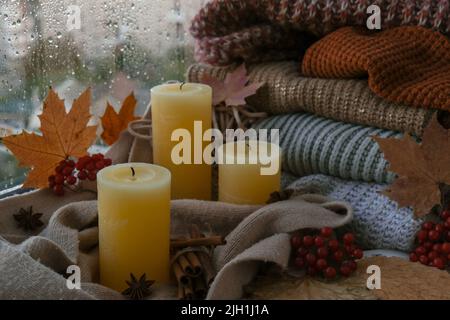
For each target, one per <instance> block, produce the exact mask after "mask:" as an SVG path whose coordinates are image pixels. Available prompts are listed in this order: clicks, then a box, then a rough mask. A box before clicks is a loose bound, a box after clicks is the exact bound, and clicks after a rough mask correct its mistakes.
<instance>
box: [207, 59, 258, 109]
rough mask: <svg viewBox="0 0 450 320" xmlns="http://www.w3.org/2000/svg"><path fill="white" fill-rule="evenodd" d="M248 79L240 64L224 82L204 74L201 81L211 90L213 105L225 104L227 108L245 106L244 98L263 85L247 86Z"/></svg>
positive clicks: (243, 67) (243, 66)
mask: <svg viewBox="0 0 450 320" xmlns="http://www.w3.org/2000/svg"><path fill="white" fill-rule="evenodd" d="M249 80H250V79H249V77H248V76H247V70H246V69H245V65H244V64H242V65H240V66H239V67H238V68H236V69H235V70H234V71H232V72H229V73H228V74H227V76H226V78H225V81H220V80H218V79H216V78H214V77H212V76H210V75H209V74H205V75H204V76H203V78H202V80H201V82H202V83H204V84H207V85H209V86H211V87H212V89H213V105H215V106H216V105H218V104H220V103H222V102H225V105H227V106H242V105H245V104H246V102H245V98H247V97H249V96H252V95H254V94H255V93H256V91H257V90H258V89H259V88H261V87H262V86H263V85H264V83H261V82H258V83H252V84H248V82H249Z"/></svg>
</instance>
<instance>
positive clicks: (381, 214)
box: [287, 175, 423, 252]
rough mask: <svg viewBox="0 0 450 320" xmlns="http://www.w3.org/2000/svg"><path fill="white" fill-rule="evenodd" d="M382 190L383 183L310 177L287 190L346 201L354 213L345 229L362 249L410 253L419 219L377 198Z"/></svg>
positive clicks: (388, 201)
mask: <svg viewBox="0 0 450 320" xmlns="http://www.w3.org/2000/svg"><path fill="white" fill-rule="evenodd" d="M287 180H292V178H289V179H287ZM385 187H386V185H383V184H375V183H364V182H356V181H345V180H341V179H338V178H333V177H329V176H325V175H311V176H306V177H302V178H299V179H298V180H296V181H295V182H293V183H292V184H291V185H290V186H289V187H288V189H294V190H299V191H300V193H318V194H322V195H325V196H327V197H329V198H331V199H339V200H340V201H346V202H349V203H350V204H351V206H352V208H353V210H354V211H353V220H352V222H351V223H350V225H349V229H350V230H351V231H353V232H354V233H355V235H356V238H357V241H358V243H359V244H360V245H361V246H362V247H363V248H364V249H393V250H401V251H405V252H410V251H412V250H413V244H414V238H415V235H416V233H417V232H418V231H419V230H420V227H421V223H422V222H423V220H422V219H415V218H414V216H413V212H412V210H411V209H410V208H401V209H399V208H398V207H397V204H396V203H395V202H393V201H391V200H389V199H388V198H387V197H385V196H383V195H381V194H380V193H379V192H380V191H381V190H383V189H384V188H385Z"/></svg>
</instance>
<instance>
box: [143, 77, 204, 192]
mask: <svg viewBox="0 0 450 320" xmlns="http://www.w3.org/2000/svg"><path fill="white" fill-rule="evenodd" d="M151 102H152V130H153V162H154V163H155V164H158V165H161V166H163V167H166V168H168V169H169V170H170V172H171V173H172V197H173V198H174V199H183V198H185V199H202V200H210V199H211V166H210V165H208V164H205V163H204V162H203V161H202V159H203V149H204V148H205V147H206V146H207V144H208V143H209V142H207V141H203V140H202V138H203V134H204V132H205V131H206V130H208V129H210V128H211V121H212V118H211V116H212V113H211V112H212V111H211V109H212V108H211V106H212V89H211V87H209V86H207V85H204V84H199V83H185V84H179V83H176V84H163V85H160V86H157V87H154V88H152V90H151ZM194 121H200V122H201V130H194ZM176 129H185V130H187V132H188V133H189V134H190V136H191V141H190V142H188V143H189V145H190V146H191V148H190V149H191V154H190V159H191V163H182V164H176V163H174V161H173V159H172V150H173V149H174V147H175V146H176V145H177V144H178V143H179V141H171V140H172V139H171V138H172V133H173V132H174V130H176ZM194 151H196V152H197V154H194ZM199 162H201V163H199Z"/></svg>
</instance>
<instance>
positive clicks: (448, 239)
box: [409, 209, 450, 269]
mask: <svg viewBox="0 0 450 320" xmlns="http://www.w3.org/2000/svg"><path fill="white" fill-rule="evenodd" d="M440 218H441V220H442V221H441V222H437V223H434V222H431V221H427V222H424V223H423V224H422V228H421V230H420V231H419V232H418V233H417V235H416V243H417V247H416V248H415V249H414V251H413V252H411V253H410V254H409V260H411V261H412V262H417V261H419V262H420V263H422V264H424V265H426V266H430V267H436V268H438V269H445V268H446V267H448V266H450V210H449V209H447V210H444V211H442V212H441V213H440Z"/></svg>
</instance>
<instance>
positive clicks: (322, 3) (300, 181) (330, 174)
mask: <svg viewBox="0 0 450 320" xmlns="http://www.w3.org/2000/svg"><path fill="white" fill-rule="evenodd" d="M373 2H374V1H362V0H293V1H288V0H279V1H275V0H260V1H257V0H250V1H244V0H213V1H211V2H209V3H208V4H206V5H205V7H204V8H202V10H201V11H200V12H199V14H198V15H197V17H196V18H195V19H194V21H193V24H192V28H191V32H192V34H193V36H194V37H195V38H196V40H197V46H196V57H197V59H198V61H199V62H201V63H202V64H196V65H193V66H192V67H191V68H190V69H189V71H188V78H189V80H190V81H194V82H200V81H201V79H202V77H203V75H204V74H205V73H207V74H209V75H211V76H213V77H216V78H222V79H223V78H224V77H225V76H226V74H227V72H228V71H230V70H231V69H233V68H234V67H235V65H236V64H238V63H241V62H246V63H247V66H248V70H249V76H250V79H251V81H255V82H264V83H265V85H264V87H263V88H261V89H260V90H259V91H258V93H257V94H256V95H255V96H253V97H251V98H249V99H248V102H249V104H251V105H252V106H253V107H255V108H257V109H260V110H263V111H267V112H268V113H269V114H271V116H270V117H269V118H267V119H265V120H263V121H262V122H260V123H258V124H257V125H256V127H257V128H267V129H273V128H277V129H280V143H281V147H282V149H283V170H285V171H286V174H287V175H288V177H289V178H292V176H294V177H297V178H296V179H295V178H292V179H291V181H294V182H293V183H294V184H295V186H296V188H297V189H299V188H300V189H304V190H307V191H309V192H311V191H314V192H320V193H322V194H325V195H328V196H330V197H333V198H337V199H339V200H346V201H348V202H350V203H351V204H352V205H353V207H354V209H355V219H354V221H353V223H352V225H351V226H350V228H352V229H353V231H354V232H356V233H357V235H358V240H359V242H360V245H362V246H364V247H365V248H367V249H375V248H383V249H399V250H404V251H408V250H410V249H411V247H412V244H413V241H414V235H415V233H416V231H417V230H418V228H419V227H420V223H421V221H420V220H415V219H414V218H413V214H412V212H411V210H410V209H409V208H403V209H399V208H397V205H396V204H395V203H393V202H391V201H390V200H389V199H387V198H386V197H384V196H383V195H381V194H379V191H380V190H382V189H383V188H384V187H385V186H386V184H388V183H390V182H392V181H393V179H394V178H395V175H394V173H392V172H389V171H388V170H387V169H388V163H387V162H386V160H385V159H384V157H383V154H382V153H381V151H380V148H379V146H378V144H377V143H376V142H375V141H374V140H373V138H372V137H373V136H374V135H376V136H381V137H401V136H402V135H403V134H405V133H408V134H412V135H414V136H416V137H417V138H418V139H420V136H421V134H422V131H423V129H424V127H425V126H426V125H427V123H428V121H429V120H430V118H431V117H432V115H433V113H434V112H436V111H438V112H440V113H443V114H444V113H446V112H447V111H450V42H449V39H448V36H449V35H450V18H449V13H450V0H436V1H431V0H420V1H419V0H417V1H416V0H396V1H384V0H379V1H376V4H377V5H378V6H379V7H380V9H381V11H380V13H381V31H370V30H368V29H367V28H366V27H365V25H366V19H367V17H368V15H367V14H366V9H367V7H368V6H369V5H371V4H372V3H373ZM293 59H295V60H293Z"/></svg>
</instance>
